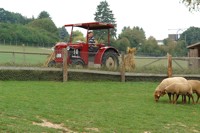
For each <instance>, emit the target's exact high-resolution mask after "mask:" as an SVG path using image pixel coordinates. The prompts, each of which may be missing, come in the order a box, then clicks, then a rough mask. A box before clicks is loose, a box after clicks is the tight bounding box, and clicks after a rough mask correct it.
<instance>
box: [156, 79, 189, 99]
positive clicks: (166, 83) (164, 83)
mask: <svg viewBox="0 0 200 133" xmlns="http://www.w3.org/2000/svg"><path fill="white" fill-rule="evenodd" d="M174 82H177V83H178V82H182V83H187V80H186V79H185V78H183V77H171V78H165V79H163V80H162V82H161V83H160V84H159V85H158V86H157V87H156V89H155V91H154V99H155V101H156V102H158V100H159V98H160V97H161V96H164V95H165V94H166V93H165V91H164V89H165V88H166V87H167V86H169V85H170V84H172V83H174ZM168 97H169V101H170V102H171V94H170V93H168Z"/></svg>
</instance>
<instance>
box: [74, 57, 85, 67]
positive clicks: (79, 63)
mask: <svg viewBox="0 0 200 133" xmlns="http://www.w3.org/2000/svg"><path fill="white" fill-rule="evenodd" d="M84 66H85V63H84V62H83V60H81V59H73V60H72V67H73V68H84Z"/></svg>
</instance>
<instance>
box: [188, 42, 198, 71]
mask: <svg viewBox="0 0 200 133" xmlns="http://www.w3.org/2000/svg"><path fill="white" fill-rule="evenodd" d="M187 48H188V49H189V52H188V56H189V57H192V58H190V59H189V67H190V68H193V69H197V68H199V67H200V42H198V43H195V44H192V45H189V46H187Z"/></svg>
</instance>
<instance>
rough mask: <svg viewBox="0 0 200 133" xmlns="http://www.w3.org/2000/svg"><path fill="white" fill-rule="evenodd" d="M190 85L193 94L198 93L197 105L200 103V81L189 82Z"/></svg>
mask: <svg viewBox="0 0 200 133" xmlns="http://www.w3.org/2000/svg"><path fill="white" fill-rule="evenodd" d="M188 83H189V84H190V85H191V86H192V91H193V93H196V95H197V100H196V103H198V101H199V97H200V81H199V80H188Z"/></svg>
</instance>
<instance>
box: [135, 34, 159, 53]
mask: <svg viewBox="0 0 200 133" xmlns="http://www.w3.org/2000/svg"><path fill="white" fill-rule="evenodd" d="M138 52H139V53H140V54H143V55H150V56H159V55H163V51H162V49H161V48H160V47H159V46H158V44H157V41H156V39H155V38H154V37H152V36H150V37H149V38H148V39H147V41H146V42H145V43H142V44H141V46H140V47H139V50H138Z"/></svg>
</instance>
